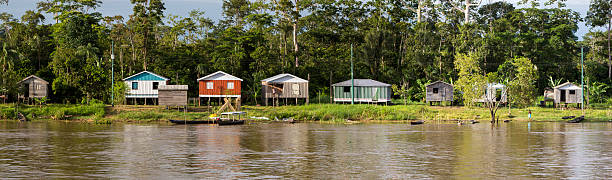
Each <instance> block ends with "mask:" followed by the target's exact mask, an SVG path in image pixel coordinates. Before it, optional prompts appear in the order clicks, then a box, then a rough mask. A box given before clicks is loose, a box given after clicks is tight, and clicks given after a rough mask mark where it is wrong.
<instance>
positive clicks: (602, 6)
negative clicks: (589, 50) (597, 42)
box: [586, 0, 612, 80]
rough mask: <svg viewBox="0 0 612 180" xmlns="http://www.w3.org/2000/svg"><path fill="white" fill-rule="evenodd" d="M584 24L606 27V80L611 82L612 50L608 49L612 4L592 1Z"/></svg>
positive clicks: (604, 0) (604, 1) (611, 33)
mask: <svg viewBox="0 0 612 180" xmlns="http://www.w3.org/2000/svg"><path fill="white" fill-rule="evenodd" d="M586 22H587V24H588V25H590V26H592V27H601V26H605V25H607V28H608V31H606V32H607V33H608V40H607V43H608V79H610V80H612V50H611V48H610V36H612V32H611V31H610V28H611V26H612V3H611V2H610V1H609V0H592V1H591V4H590V7H589V12H588V13H587V16H586Z"/></svg>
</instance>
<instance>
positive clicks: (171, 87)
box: [157, 85, 189, 90]
mask: <svg viewBox="0 0 612 180" xmlns="http://www.w3.org/2000/svg"><path fill="white" fill-rule="evenodd" d="M157 89H158V90H189V86H188V85H159V87H157Z"/></svg>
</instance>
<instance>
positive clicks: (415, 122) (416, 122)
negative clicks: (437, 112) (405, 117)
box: [410, 121, 425, 125]
mask: <svg viewBox="0 0 612 180" xmlns="http://www.w3.org/2000/svg"><path fill="white" fill-rule="evenodd" d="M423 123H425V121H410V124H412V125H417V124H423Z"/></svg>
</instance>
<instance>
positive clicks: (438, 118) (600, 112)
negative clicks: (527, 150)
mask: <svg viewBox="0 0 612 180" xmlns="http://www.w3.org/2000/svg"><path fill="white" fill-rule="evenodd" d="M0 108H1V109H0V120H11V119H10V118H8V117H11V116H14V104H0ZM188 110H189V112H186V113H184V112H182V111H178V110H173V109H165V108H164V107H162V106H133V105H117V106H115V107H111V106H110V105H104V104H92V105H78V104H77V105H75V104H70V105H64V104H48V105H43V106H38V105H21V106H20V109H19V111H20V112H22V113H23V114H24V115H25V116H26V117H28V119H31V120H33V121H49V120H65V121H79V122H89V123H97V124H109V123H160V122H164V121H166V122H167V120H168V119H185V118H186V119H187V120H196V119H203V118H208V116H209V115H210V113H209V112H208V109H206V108H205V107H192V106H190V107H188ZM529 110H531V111H532V113H533V119H532V122H564V121H567V120H564V119H561V117H563V116H580V115H581V114H582V111H581V110H580V109H569V110H558V109H555V108H542V107H529V108H512V109H511V110H510V112H511V113H512V116H508V109H507V108H500V109H499V110H498V112H497V116H496V117H497V118H498V119H499V120H500V121H503V120H512V121H525V122H527V121H529V120H528V119H527V113H528V111H529ZM242 111H245V112H247V116H246V117H247V119H251V120H252V121H261V122H274V119H275V117H276V118H278V119H282V118H294V119H295V120H298V121H300V122H331V123H351V122H352V123H368V122H381V123H403V122H405V123H408V122H410V121H416V120H424V121H426V122H449V123H450V122H456V121H457V120H463V121H465V120H477V121H480V122H489V121H490V120H491V119H490V115H488V114H489V111H488V109H486V108H481V107H471V108H468V107H463V106H447V107H440V106H427V105H393V106H382V105H343V104H310V105H300V106H280V107H270V106H243V107H242ZM585 113H586V114H587V116H586V117H587V118H586V120H585V121H584V122H612V110H610V109H586V110H585ZM251 117H267V118H269V119H270V120H257V119H253V118H251Z"/></svg>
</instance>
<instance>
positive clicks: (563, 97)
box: [560, 90, 565, 102]
mask: <svg viewBox="0 0 612 180" xmlns="http://www.w3.org/2000/svg"><path fill="white" fill-rule="evenodd" d="M560 101H561V102H565V90H561V100H560Z"/></svg>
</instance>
